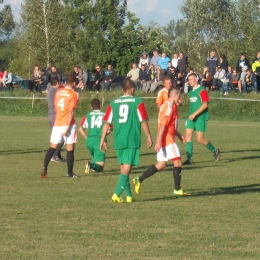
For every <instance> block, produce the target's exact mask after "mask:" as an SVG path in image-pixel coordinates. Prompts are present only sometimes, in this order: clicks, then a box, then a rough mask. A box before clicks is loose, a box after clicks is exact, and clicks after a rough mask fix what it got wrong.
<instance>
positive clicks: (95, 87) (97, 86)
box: [93, 65, 104, 93]
mask: <svg viewBox="0 0 260 260" xmlns="http://www.w3.org/2000/svg"><path fill="white" fill-rule="evenodd" d="M95 69H96V71H95V75H94V85H93V90H96V91H97V93H99V91H100V88H101V85H100V84H101V83H102V81H103V76H104V72H103V70H102V68H101V67H100V66H99V65H97V66H96V68H95Z"/></svg>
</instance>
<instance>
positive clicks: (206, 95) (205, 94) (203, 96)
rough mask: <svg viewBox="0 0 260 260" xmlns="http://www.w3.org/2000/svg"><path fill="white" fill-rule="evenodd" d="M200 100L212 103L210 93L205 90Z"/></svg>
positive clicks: (201, 93)
mask: <svg viewBox="0 0 260 260" xmlns="http://www.w3.org/2000/svg"><path fill="white" fill-rule="evenodd" d="M200 98H201V101H202V103H208V102H209V101H210V98H209V96H208V92H207V91H206V90H205V89H204V90H202V91H201V92H200Z"/></svg>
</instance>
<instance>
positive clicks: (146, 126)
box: [141, 121, 153, 148]
mask: <svg viewBox="0 0 260 260" xmlns="http://www.w3.org/2000/svg"><path fill="white" fill-rule="evenodd" d="M141 126H142V129H143V130H144V132H145V134H146V136H147V146H148V148H151V147H152V145H153V140H152V137H151V133H150V128H149V124H148V122H147V121H143V122H142V123H141Z"/></svg>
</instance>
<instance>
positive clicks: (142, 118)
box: [100, 79, 153, 203]
mask: <svg viewBox="0 0 260 260" xmlns="http://www.w3.org/2000/svg"><path fill="white" fill-rule="evenodd" d="M122 89H123V96H121V97H119V98H117V99H115V100H113V101H112V102H111V103H110V105H109V106H108V108H107V111H106V113H105V116H104V118H103V121H104V122H105V123H104V126H103V129H102V137H101V140H100V149H101V150H102V151H104V150H105V149H106V143H105V138H106V134H107V130H108V128H109V125H110V124H111V123H112V121H113V122H114V145H113V147H114V149H115V150H116V154H117V158H118V162H119V164H120V172H121V174H120V175H119V178H118V182H117V185H116V189H115V193H114V194H113V196H112V201H113V202H117V203H122V202H123V199H122V198H121V197H120V195H121V194H122V193H123V191H125V194H126V202H132V194H131V188H130V181H129V174H130V172H131V169H132V166H138V165H139V148H140V146H141V127H142V129H143V130H144V132H145V134H146V136H147V146H148V148H150V147H151V146H152V144H153V142H152V139H151V135H150V130H149V125H148V122H147V120H148V115H147V111H146V108H145V105H144V103H143V101H142V100H141V99H140V98H139V97H134V96H133V94H134V90H135V84H134V82H133V81H132V80H130V79H126V80H124V81H123V84H122Z"/></svg>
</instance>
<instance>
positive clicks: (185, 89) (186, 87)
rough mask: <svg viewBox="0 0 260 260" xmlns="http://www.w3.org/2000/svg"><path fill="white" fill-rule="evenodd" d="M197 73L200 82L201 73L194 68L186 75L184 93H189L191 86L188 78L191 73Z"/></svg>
mask: <svg viewBox="0 0 260 260" xmlns="http://www.w3.org/2000/svg"><path fill="white" fill-rule="evenodd" d="M193 73H195V74H196V75H197V80H198V82H199V81H200V77H199V75H198V74H197V73H196V72H195V71H194V70H193V69H190V71H189V73H188V74H187V75H186V77H185V79H184V82H185V85H184V93H186V94H187V93H188V92H189V90H190V88H189V83H188V78H189V76H190V75H191V74H193Z"/></svg>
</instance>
